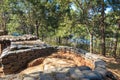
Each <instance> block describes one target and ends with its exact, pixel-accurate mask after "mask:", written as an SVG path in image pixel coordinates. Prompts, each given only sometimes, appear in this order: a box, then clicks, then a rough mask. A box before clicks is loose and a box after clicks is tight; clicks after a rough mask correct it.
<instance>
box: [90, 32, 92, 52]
mask: <svg viewBox="0 0 120 80" xmlns="http://www.w3.org/2000/svg"><path fill="white" fill-rule="evenodd" d="M90 53H93V34H90Z"/></svg>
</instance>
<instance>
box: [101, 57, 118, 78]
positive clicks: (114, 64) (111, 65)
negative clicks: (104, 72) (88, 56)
mask: <svg viewBox="0 0 120 80" xmlns="http://www.w3.org/2000/svg"><path fill="white" fill-rule="evenodd" d="M103 60H104V61H105V62H106V64H107V65H106V66H107V69H108V70H109V71H111V72H112V73H113V74H115V75H116V76H117V77H118V78H119V80H120V59H115V58H112V57H103Z"/></svg>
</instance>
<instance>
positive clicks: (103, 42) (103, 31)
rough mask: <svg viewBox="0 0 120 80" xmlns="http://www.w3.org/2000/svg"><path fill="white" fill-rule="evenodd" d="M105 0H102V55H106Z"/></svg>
mask: <svg viewBox="0 0 120 80" xmlns="http://www.w3.org/2000/svg"><path fill="white" fill-rule="evenodd" d="M104 15H105V12H104V0H102V11H101V16H102V18H101V49H102V55H103V56H105V55H106V47H105V25H104V18H105V17H104Z"/></svg>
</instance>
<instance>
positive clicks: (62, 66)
mask: <svg viewBox="0 0 120 80" xmlns="http://www.w3.org/2000/svg"><path fill="white" fill-rule="evenodd" d="M19 49H20V50H19ZM19 49H18V50H17V51H9V52H6V53H5V54H4V55H3V56H1V60H2V61H1V62H2V64H3V71H4V73H5V74H11V73H14V72H16V71H17V70H20V69H23V68H25V67H27V65H29V67H31V66H36V65H38V64H41V60H40V59H36V58H39V57H46V56H49V55H51V54H52V53H54V52H56V51H57V52H58V53H57V54H59V53H60V54H59V55H57V56H56V55H54V57H51V56H49V57H47V58H45V59H44V61H43V69H40V68H37V69H40V71H42V73H37V74H29V75H28V76H24V79H23V80H56V79H57V80H74V79H78V80H104V79H105V77H106V74H107V69H106V63H105V62H104V61H103V60H101V59H99V58H100V57H98V56H97V55H92V54H91V53H86V52H84V53H81V52H82V51H81V50H78V49H75V50H74V49H73V48H71V47H50V46H49V47H48V46H46V45H45V46H38V45H37V46H36V47H29V48H25V49H23V48H19ZM21 49H22V50H21ZM34 59H36V60H34ZM8 60H11V61H12V62H10V61H8ZM32 60H33V61H32ZM15 61H16V62H15ZM30 61H32V62H31V63H29V62H30ZM27 63H29V64H27Z"/></svg>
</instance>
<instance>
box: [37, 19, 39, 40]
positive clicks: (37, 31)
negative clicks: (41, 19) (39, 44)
mask: <svg viewBox="0 0 120 80" xmlns="http://www.w3.org/2000/svg"><path fill="white" fill-rule="evenodd" d="M36 36H37V37H38V38H39V23H38V21H36Z"/></svg>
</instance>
